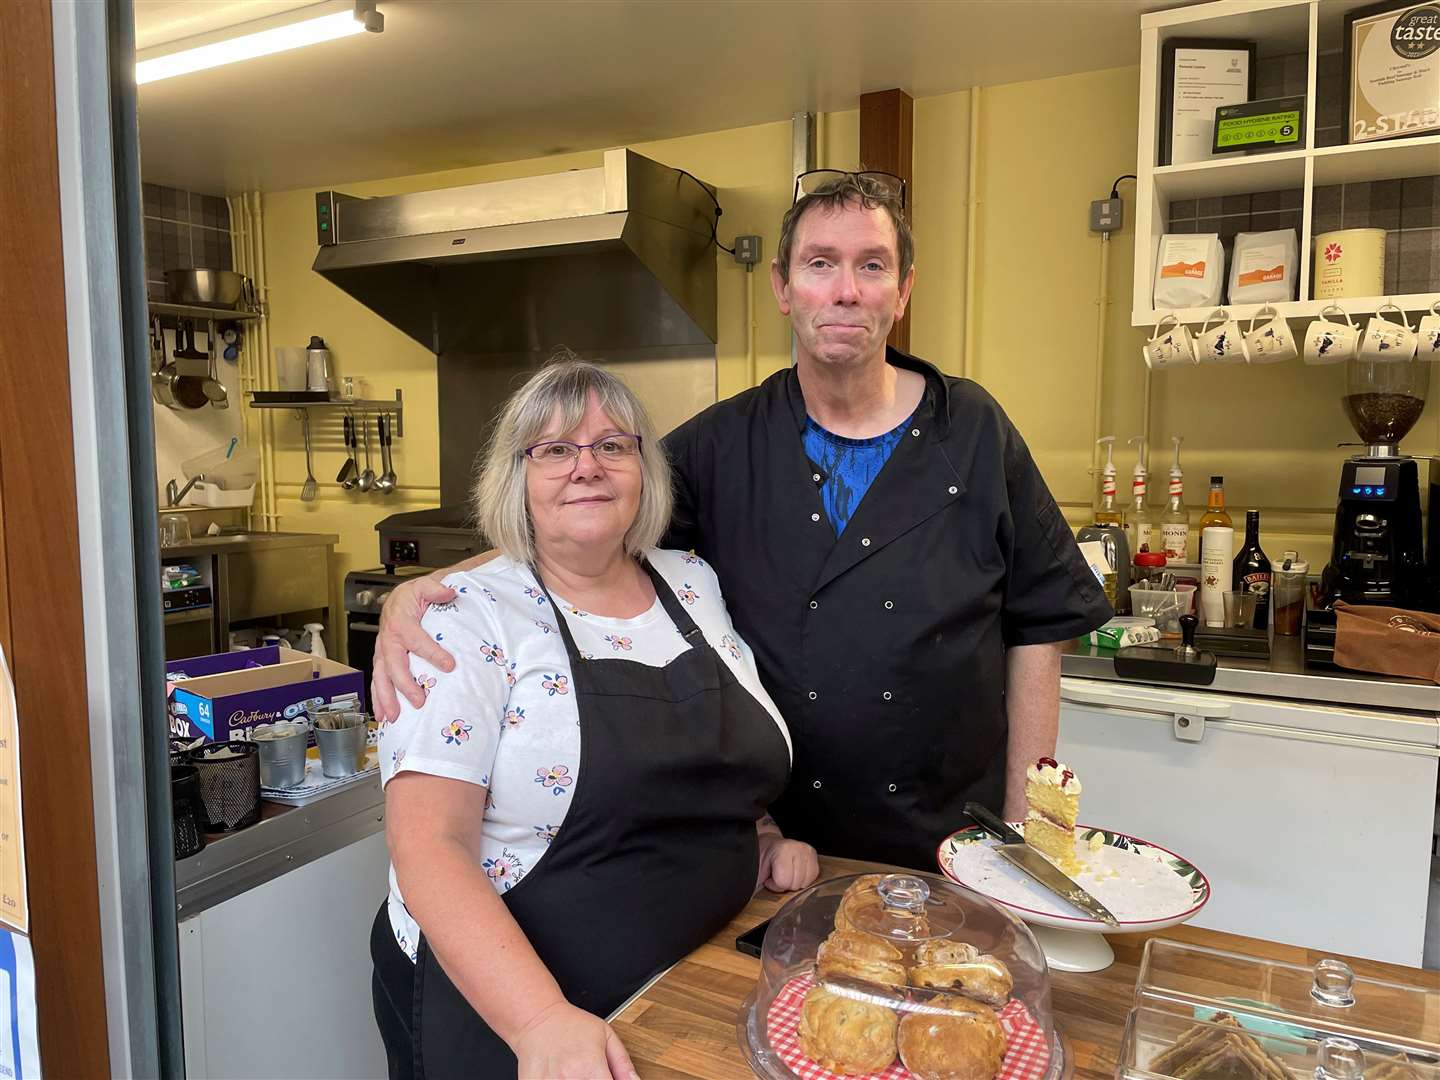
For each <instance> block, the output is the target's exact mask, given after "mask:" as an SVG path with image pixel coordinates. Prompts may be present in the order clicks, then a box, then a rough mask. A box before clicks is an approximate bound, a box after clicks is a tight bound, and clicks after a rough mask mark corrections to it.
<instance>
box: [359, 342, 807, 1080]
mask: <svg viewBox="0 0 1440 1080" xmlns="http://www.w3.org/2000/svg"><path fill="white" fill-rule="evenodd" d="M670 484H671V479H670V472H669V467H668V465H667V464H666V461H665V457H664V455H663V454H662V453H661V452H660V451H659V447H658V445H657V440H656V438H655V433H654V430H653V428H652V427H651V424H650V420H649V418H648V417H647V416H646V415H645V411H644V409H643V408H642V407H641V405H640V403H639V401H638V400H637V399H636V398H635V397H634V395H633V394H631V393H630V391H629V390H628V389H626V387H625V386H624V384H623V383H621V382H620V381H619V380H618V379H616V378H615V377H614V376H613V375H611V374H609V373H608V372H606V371H604V370H603V369H601V368H599V367H597V366H595V365H593V364H589V363H585V362H583V361H578V360H574V359H567V360H562V361H560V362H555V363H552V364H550V365H548V366H547V367H545V368H543V369H542V370H541V371H540V372H539V373H538V374H536V375H535V376H534V377H533V378H531V380H530V381H529V382H528V383H527V384H526V385H525V386H524V387H522V388H521V389H520V390H519V391H518V392H517V393H516V394H515V395H514V396H513V397H512V398H511V399H510V401H509V402H508V403H507V405H506V407H505V409H504V411H503V413H502V414H501V416H500V418H499V420H498V421H497V423H496V427H495V431H494V434H493V437H492V440H491V443H490V446H489V449H488V451H487V453H486V456H485V460H484V465H483V468H482V470H481V472H480V475H479V479H478V482H477V484H476V487H475V496H474V508H475V515H476V519H477V522H478V524H479V526H480V528H481V530H482V532H483V533H484V534H485V535H486V536H487V537H488V538H489V539H490V541H491V542H492V543H494V544H495V546H496V547H498V548H499V549H500V552H501V555H500V556H499V557H498V558H496V559H494V560H492V561H490V562H488V563H486V564H485V565H483V566H480V567H478V568H476V569H473V570H469V571H465V572H459V573H455V574H452V575H450V576H449V577H447V578H446V582H447V584H449V585H452V586H453V587H454V588H455V589H456V591H457V592H456V597H455V599H454V600H453V601H452V602H448V603H445V604H440V605H435V606H432V607H431V608H430V609H429V610H428V611H427V612H426V614H425V616H424V619H423V626H424V628H425V630H426V632H427V633H428V634H429V635H431V636H432V637H433V638H434V640H436V641H437V642H443V643H444V646H445V647H446V648H447V649H448V650H449V651H450V653H451V654H452V655H453V657H454V659H455V667H454V669H453V670H452V671H449V672H445V671H441V670H440V669H438V668H433V667H431V666H429V665H428V664H427V663H426V662H425V661H423V660H421V659H419V658H418V657H416V658H413V660H412V672H413V675H414V677H415V680H416V682H417V683H418V684H419V685H420V687H421V688H423V689H424V691H425V702H424V704H423V705H422V706H420V707H418V708H416V707H414V706H412V705H410V704H408V703H407V704H405V705H404V706H403V707H402V709H401V712H400V715H399V717H398V719H396V720H395V721H394V722H393V723H389V724H385V725H384V726H383V727H382V728H381V730H380V734H379V737H380V757H381V763H382V778H383V781H384V783H385V795H386V834H387V839H388V842H389V847H390V855H391V872H390V893H389V897H388V899H387V901H386V903H385V904H384V905H383V906H382V908H381V910H380V912H379V914H378V916H377V918H376V921H375V926H374V931H373V933H372V935H371V953H372V956H373V959H374V963H375V979H374V997H375V1010H376V1018H377V1021H378V1023H379V1026H380V1029H381V1034H382V1037H383V1038H384V1041H385V1044H386V1049H387V1053H388V1055H389V1062H390V1075H391V1076H392V1077H411V1076H420V1075H423V1076H425V1077H427V1078H430V1080H438V1078H441V1077H447V1076H467V1077H491V1076H515V1075H516V1074H517V1071H518V1073H519V1075H521V1076H544V1077H571V1076H576V1077H578V1076H584V1077H594V1076H614V1077H628V1076H632V1075H634V1074H633V1070H632V1069H631V1067H630V1063H629V1060H628V1058H627V1057H626V1055H625V1051H624V1048H623V1047H622V1046H621V1045H620V1042H619V1040H618V1039H617V1038H616V1036H615V1034H614V1032H613V1031H611V1029H610V1028H609V1026H608V1025H607V1024H606V1023H605V1021H604V1020H603V1019H602V1018H603V1017H605V1016H607V1015H608V1014H610V1013H611V1012H613V1011H614V1010H615V1009H616V1008H617V1007H619V1006H620V1005H621V1004H622V1003H623V1002H624V1001H625V1000H626V998H627V997H629V996H630V995H631V994H632V993H633V992H634V991H636V990H637V989H639V988H640V986H641V985H643V984H644V982H645V981H646V980H647V979H648V978H649V977H650V976H652V975H654V974H655V973H656V972H658V971H660V970H662V969H664V968H665V967H667V966H668V965H670V964H672V963H674V962H675V961H677V960H679V959H681V958H682V957H683V956H685V955H686V954H687V953H689V952H690V951H691V950H692V949H694V948H696V947H697V946H699V945H700V944H702V943H704V942H705V941H706V940H708V939H709V938H710V937H711V936H712V935H713V934H715V933H716V932H717V931H718V930H719V929H721V928H722V927H723V926H724V925H725V924H726V923H727V922H728V921H729V920H730V918H731V917H732V916H734V915H735V914H736V913H737V912H739V911H740V909H741V908H743V907H744V905H745V903H746V902H747V901H748V900H749V898H750V896H751V894H752V893H753V892H754V890H755V889H756V888H757V886H759V885H762V884H770V885H772V886H774V887H777V888H780V889H790V888H798V887H801V886H803V885H806V884H808V883H809V882H810V881H811V880H813V879H814V877H815V876H816V873H817V869H818V868H817V866H816V863H815V856H814V852H813V850H812V849H810V848H809V847H808V846H806V845H803V844H798V843H794V842H791V841H785V840H783V839H782V838H781V837H780V836H779V833H778V830H776V829H775V828H774V827H773V825H772V824H770V823H769V822H768V819H766V817H765V814H766V808H767V806H768V805H769V803H770V802H771V800H772V799H774V798H776V797H777V796H778V795H779V794H780V792H781V790H782V789H783V787H784V785H785V781H786V778H787V775H788V772H789V767H790V744H789V736H788V734H787V733H786V729H785V726H784V724H783V722H782V721H781V718H780V716H779V714H778V713H777V712H776V710H775V706H774V704H773V703H772V701H771V700H770V697H769V695H767V694H766V692H765V690H764V689H763V688H762V687H761V685H760V681H759V678H758V676H757V674H756V669H755V661H754V658H753V656H752V655H751V652H750V650H749V648H748V647H747V646H746V645H745V644H744V643H743V642H742V641H740V640H739V639H738V637H737V635H736V633H735V630H734V627H733V626H732V625H731V622H730V619H729V616H728V615H727V614H726V611H725V605H724V602H723V600H722V598H721V595H720V589H719V585H718V583H717V582H716V579H715V575H714V573H713V572H712V571H711V570H710V568H709V567H708V566H707V565H705V564H704V563H703V562H702V561H700V560H699V559H698V558H696V557H695V556H694V555H691V554H686V553H682V552H678V551H662V550H658V549H656V548H655V546H654V545H655V543H656V542H657V540H658V539H659V537H660V535H661V534H662V532H663V531H664V529H665V527H666V525H667V524H668V522H669V519H670V509H671V494H670V492H671V487H670Z"/></svg>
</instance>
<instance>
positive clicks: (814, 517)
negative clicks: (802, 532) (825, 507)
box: [810, 514, 820, 521]
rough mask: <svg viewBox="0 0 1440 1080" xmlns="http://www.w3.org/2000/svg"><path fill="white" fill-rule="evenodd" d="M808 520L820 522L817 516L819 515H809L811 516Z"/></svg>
mask: <svg viewBox="0 0 1440 1080" xmlns="http://www.w3.org/2000/svg"><path fill="white" fill-rule="evenodd" d="M810 520H811V521H819V520H820V515H819V514H811V515H810Z"/></svg>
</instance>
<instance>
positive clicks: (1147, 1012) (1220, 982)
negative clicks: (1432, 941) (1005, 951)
mask: <svg viewBox="0 0 1440 1080" xmlns="http://www.w3.org/2000/svg"><path fill="white" fill-rule="evenodd" d="M1429 974H1430V973H1425V975H1420V976H1419V977H1418V978H1417V980H1416V981H1415V982H1413V983H1407V982H1402V981H1387V980H1383V979H1372V978H1365V977H1363V976H1359V975H1356V974H1355V972H1354V971H1353V970H1352V969H1351V967H1350V966H1349V965H1348V964H1346V963H1345V962H1344V961H1341V960H1336V959H1321V960H1319V961H1318V962H1317V963H1315V964H1314V965H1313V966H1306V965H1301V964H1292V963H1286V962H1283V961H1280V960H1270V959H1265V958H1262V957H1255V956H1245V955H1242V954H1238V953H1228V952H1221V951H1219V950H1216V949H1209V948H1205V947H1203V946H1198V945H1185V944H1181V943H1179V942H1174V941H1167V940H1165V939H1162V938H1154V939H1152V940H1151V941H1149V942H1147V943H1146V946H1145V954H1144V957H1143V959H1142V961H1141V967H1140V976H1139V979H1138V980H1137V982H1136V988H1135V1008H1134V1009H1133V1010H1132V1011H1131V1013H1130V1016H1129V1018H1128V1021H1127V1023H1126V1028H1125V1036H1124V1040H1123V1042H1122V1044H1121V1047H1120V1054H1119V1056H1118V1058H1117V1066H1116V1077H1117V1080H1155V1078H1157V1077H1160V1078H1163V1077H1173V1078H1177V1080H1210V1078H1212V1077H1215V1078H1218V1077H1224V1078H1226V1080H1250V1078H1256V1080H1260V1078H1263V1080H1291V1078H1305V1080H1308V1078H1310V1077H1314V1078H1315V1080H1360V1078H1361V1077H1362V1076H1363V1077H1364V1078H1365V1080H1440V986H1431V985H1423V984H1422V981H1424V980H1425V979H1426V976H1428V975H1429Z"/></svg>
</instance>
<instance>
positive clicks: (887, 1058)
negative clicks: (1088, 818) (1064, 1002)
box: [738, 871, 1064, 1080]
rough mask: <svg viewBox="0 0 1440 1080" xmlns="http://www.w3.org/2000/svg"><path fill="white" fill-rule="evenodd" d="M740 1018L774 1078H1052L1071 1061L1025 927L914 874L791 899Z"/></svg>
mask: <svg viewBox="0 0 1440 1080" xmlns="http://www.w3.org/2000/svg"><path fill="white" fill-rule="evenodd" d="M738 1026H739V1035H740V1043H741V1048H742V1050H743V1051H744V1053H745V1056H746V1059H747V1061H748V1062H749V1064H750V1067H751V1068H752V1069H753V1070H754V1071H755V1074H756V1075H757V1076H761V1077H768V1078H772V1080H786V1078H790V1077H805V1078H806V1080H816V1078H821V1077H829V1076H877V1077H884V1078H886V1080H903V1078H905V1077H910V1076H947V1077H953V1078H955V1080H996V1078H999V1080H1053V1078H1055V1077H1059V1076H1060V1075H1061V1074H1062V1071H1063V1064H1064V1063H1063V1060H1062V1050H1061V1045H1060V1040H1059V1038H1058V1037H1057V1036H1056V1034H1055V1030H1054V1023H1053V1016H1052V1012H1051V1005H1050V974H1049V970H1048V968H1047V967H1046V964H1045V955H1044V953H1043V952H1042V951H1041V950H1040V946H1039V945H1038V944H1037V943H1036V941H1035V938H1034V937H1033V936H1032V935H1031V933H1030V931H1029V929H1028V928H1027V927H1026V926H1025V924H1024V923H1022V922H1021V921H1020V920H1019V919H1017V918H1015V917H1014V916H1013V915H1011V914H1009V913H1008V912H1006V911H1004V910H1003V909H1001V908H999V907H997V906H996V905H994V904H992V903H990V902H989V901H988V900H986V899H984V898H983V897H980V896H977V895H976V894H974V893H971V892H967V891H966V890H964V889H961V888H959V887H958V886H956V885H955V884H953V883H952V882H949V881H946V880H945V879H944V878H940V877H935V876H933V875H930V874H920V873H914V872H908V871H907V872H903V873H894V874H862V875H851V876H849V877H839V878H832V879H831V880H829V881H822V882H820V883H819V884H816V885H813V886H811V887H810V888H809V889H806V890H805V891H803V892H801V893H798V894H797V895H795V896H794V897H792V898H791V899H790V900H789V901H788V902H787V903H786V904H785V905H784V906H783V907H782V908H781V909H780V910H779V912H777V913H776V915H775V917H774V919H772V920H771V922H770V927H769V929H768V930H767V931H766V934H765V943H764V946H763V948H762V950H761V956H760V979H759V981H758V982H757V984H756V987H755V990H754V992H753V993H752V994H751V995H750V997H749V998H747V999H746V1001H745V1004H744V1005H743V1006H742V1007H741V1010H740V1017H739V1025H738Z"/></svg>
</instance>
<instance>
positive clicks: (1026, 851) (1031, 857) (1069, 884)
mask: <svg viewBox="0 0 1440 1080" xmlns="http://www.w3.org/2000/svg"><path fill="white" fill-rule="evenodd" d="M965 813H967V814H969V815H970V817H972V818H974V819H975V821H976V822H977V823H978V824H979V825H980V827H981V828H982V829H984V830H985V831H986V832H988V833H990V834H991V835H992V836H994V837H995V838H996V839H997V840H999V841H1000V846H999V847H997V848H996V849H995V850H996V851H997V852H999V854H1000V857H1001V858H1002V859H1004V860H1005V861H1006V862H1008V863H1010V864H1011V865H1012V866H1015V867H1018V868H1019V869H1020V870H1022V871H1023V872H1024V873H1025V874H1027V875H1028V876H1029V877H1030V878H1031V879H1033V880H1034V881H1036V882H1038V883H1039V884H1040V885H1043V886H1044V887H1045V888H1047V889H1049V890H1050V891H1051V892H1052V893H1054V894H1055V895H1056V896H1058V897H1060V899H1061V900H1064V901H1065V902H1066V903H1067V904H1071V905H1073V906H1074V907H1077V908H1079V909H1080V910H1081V911H1083V912H1085V914H1087V915H1089V916H1090V917H1091V918H1092V919H1096V920H1098V921H1100V922H1103V923H1104V924H1105V925H1106V926H1109V927H1112V928H1114V929H1117V930H1118V929H1119V928H1120V921H1119V920H1118V919H1116V918H1115V916H1114V915H1112V914H1110V909H1109V908H1107V907H1106V906H1105V905H1104V904H1102V903H1100V901H1099V900H1096V899H1095V897H1093V896H1091V895H1090V894H1089V893H1088V892H1086V891H1085V890H1084V889H1082V888H1081V887H1080V886H1079V885H1077V884H1075V882H1074V881H1073V880H1072V879H1071V878H1070V877H1069V876H1068V875H1067V874H1065V873H1064V872H1062V871H1061V870H1060V868H1059V867H1057V866H1056V865H1055V864H1054V863H1052V862H1051V861H1050V860H1049V859H1047V858H1046V857H1045V856H1044V855H1041V854H1040V852H1038V851H1036V850H1035V849H1034V848H1032V847H1031V846H1030V845H1029V844H1027V843H1025V838H1024V837H1023V836H1021V835H1020V834H1019V833H1018V832H1016V831H1015V830H1014V829H1012V828H1011V827H1010V826H1009V825H1007V824H1005V822H1003V821H1001V820H1000V818H999V816H998V815H997V814H992V813H991V812H990V811H989V810H987V809H986V808H985V807H983V806H981V805H980V804H979V803H973V802H972V803H966V804H965Z"/></svg>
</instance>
